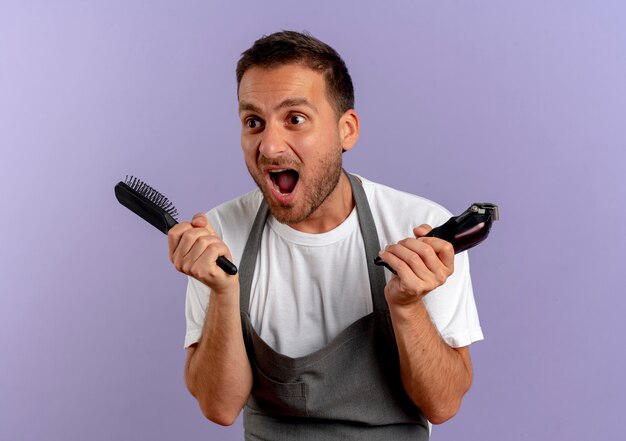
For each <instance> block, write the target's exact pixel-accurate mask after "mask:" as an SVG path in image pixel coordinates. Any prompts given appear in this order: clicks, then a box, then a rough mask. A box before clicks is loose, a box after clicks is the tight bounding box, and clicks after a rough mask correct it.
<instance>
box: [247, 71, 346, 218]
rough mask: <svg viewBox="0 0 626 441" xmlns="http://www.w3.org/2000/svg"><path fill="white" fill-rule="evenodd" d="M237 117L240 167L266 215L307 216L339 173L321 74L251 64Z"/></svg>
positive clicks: (336, 134) (333, 120) (336, 138)
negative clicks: (249, 178) (257, 192)
mask: <svg viewBox="0 0 626 441" xmlns="http://www.w3.org/2000/svg"><path fill="white" fill-rule="evenodd" d="M239 117H240V120H241V125H242V129H241V145H242V148H243V153H244V157H245V161H246V166H247V167H248V170H249V171H250V175H251V176H252V178H253V179H254V181H255V182H256V183H257V185H258V186H259V188H260V189H261V190H262V192H263V194H264V196H265V200H266V201H267V203H268V205H269V208H270V210H271V213H272V215H273V216H274V217H275V218H276V219H277V220H278V221H279V222H282V223H287V224H297V223H299V222H302V221H304V220H306V219H308V218H309V216H310V215H311V214H312V213H314V212H315V211H316V210H317V209H318V207H320V206H321V205H322V204H323V203H324V201H325V200H326V199H327V198H328V196H329V195H330V194H331V193H333V191H334V190H335V188H336V186H337V182H338V181H339V178H340V176H341V164H342V162H341V155H342V142H341V140H340V129H339V124H340V122H339V121H338V119H337V115H336V112H335V110H334V108H333V106H332V105H331V103H330V101H329V99H328V97H327V94H326V84H325V80H324V77H323V75H322V74H321V73H319V72H316V71H314V70H312V69H309V68H307V67H303V66H300V65H297V64H290V65H285V66H280V67H276V68H271V69H264V68H259V67H253V68H251V69H249V70H248V71H246V73H245V74H244V75H243V77H242V79H241V82H240V84H239ZM350 147H351V146H350Z"/></svg>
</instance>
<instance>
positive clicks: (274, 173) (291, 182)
mask: <svg viewBox="0 0 626 441" xmlns="http://www.w3.org/2000/svg"><path fill="white" fill-rule="evenodd" d="M269 177H270V180H271V181H272V184H274V189H275V190H277V191H278V192H279V193H280V194H283V195H288V194H291V192H292V191H293V190H294V188H296V184H297V183H298V179H299V177H300V175H299V174H298V172H297V171H295V170H292V169H277V170H270V171H269Z"/></svg>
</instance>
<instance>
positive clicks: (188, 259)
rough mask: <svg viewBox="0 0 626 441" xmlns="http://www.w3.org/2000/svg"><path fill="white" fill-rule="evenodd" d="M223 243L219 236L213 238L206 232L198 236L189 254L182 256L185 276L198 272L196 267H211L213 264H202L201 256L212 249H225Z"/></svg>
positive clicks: (182, 267)
mask: <svg viewBox="0 0 626 441" xmlns="http://www.w3.org/2000/svg"><path fill="white" fill-rule="evenodd" d="M221 245H223V243H222V241H221V240H220V238H219V237H217V236H212V235H209V234H207V233H206V231H205V232H204V234H203V235H201V236H198V237H197V238H196V240H195V242H194V243H193V245H192V247H191V248H190V249H189V251H188V252H187V254H185V255H184V256H182V262H181V269H182V271H183V272H184V273H185V274H191V273H193V272H194V271H196V270H197V268H196V267H202V266H203V265H210V264H211V262H201V261H200V258H201V256H202V255H203V254H204V253H206V251H207V249H208V248H210V247H218V248H220V249H222V248H224V247H223V246H221Z"/></svg>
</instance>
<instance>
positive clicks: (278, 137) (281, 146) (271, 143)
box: [259, 124, 288, 158]
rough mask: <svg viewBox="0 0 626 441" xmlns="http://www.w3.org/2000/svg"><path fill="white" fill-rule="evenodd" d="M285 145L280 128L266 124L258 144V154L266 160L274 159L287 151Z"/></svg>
mask: <svg viewBox="0 0 626 441" xmlns="http://www.w3.org/2000/svg"><path fill="white" fill-rule="evenodd" d="M287 148H288V147H287V143H286V141H285V138H284V136H283V133H282V130H281V129H280V127H277V125H276V124H267V125H266V126H265V129H264V130H263V133H262V134H261V140H260V144H259V152H261V154H262V155H263V156H265V157H266V158H276V157H279V156H281V155H282V154H283V153H285V152H286V151H287Z"/></svg>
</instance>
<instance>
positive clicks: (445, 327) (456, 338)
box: [424, 252, 483, 348]
mask: <svg viewBox="0 0 626 441" xmlns="http://www.w3.org/2000/svg"><path fill="white" fill-rule="evenodd" d="M424 303H425V305H426V308H427V309H428V312H429V314H430V317H431V319H432V321H433V323H434V324H435V326H436V327H437V329H438V330H439V333H440V334H441V337H442V338H443V339H444V340H445V341H446V343H448V345H450V346H452V347H454V348H459V347H463V346H467V345H469V344H471V343H473V342H476V341H479V340H482V339H483V333H482V329H481V327H480V322H479V319H478V311H477V309H476V302H475V301H474V292H473V289H472V280H471V277H470V271H469V258H468V254H467V252H463V253H459V254H457V255H456V256H455V259H454V273H453V274H452V275H451V276H450V277H449V278H448V280H447V281H446V283H444V284H443V285H442V286H440V287H439V288H437V289H435V290H433V291H432V292H430V293H429V294H428V295H426V297H424Z"/></svg>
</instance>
